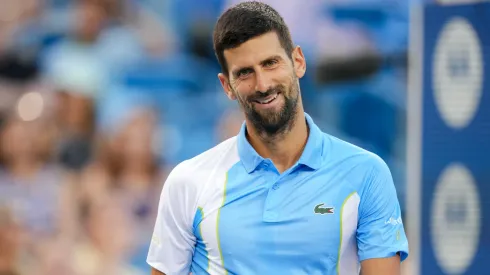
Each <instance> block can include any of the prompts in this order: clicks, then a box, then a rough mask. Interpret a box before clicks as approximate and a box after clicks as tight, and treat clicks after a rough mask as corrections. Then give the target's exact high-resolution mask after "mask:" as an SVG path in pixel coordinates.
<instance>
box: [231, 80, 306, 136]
mask: <svg viewBox="0 0 490 275" xmlns="http://www.w3.org/2000/svg"><path fill="white" fill-rule="evenodd" d="M276 93H280V95H279V96H281V95H282V96H283V97H284V104H283V105H282V106H281V107H280V109H279V110H276V109H270V110H260V111H259V110H257V109H256V108H255V105H254V102H255V101H256V100H260V99H263V98H266V97H267V96H269V95H271V94H276ZM235 94H236V93H235ZM237 98H238V99H239V103H240V105H241V107H242V109H243V110H244V112H245V117H246V118H247V119H248V120H249V121H250V123H251V124H252V125H253V127H254V128H255V130H256V131H257V133H258V134H259V135H260V136H262V137H267V138H274V137H277V136H279V135H281V134H283V133H285V132H287V131H288V130H290V129H291V128H292V126H293V123H294V121H295V117H296V114H297V106H298V100H299V84H298V82H297V81H296V80H294V81H292V83H291V85H289V87H286V86H285V85H282V84H279V85H277V86H275V87H272V88H270V89H269V90H267V91H266V92H256V93H255V94H253V95H250V96H248V97H246V98H240V97H237ZM276 100H277V99H276Z"/></svg>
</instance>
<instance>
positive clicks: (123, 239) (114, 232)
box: [71, 198, 143, 275]
mask: <svg viewBox="0 0 490 275" xmlns="http://www.w3.org/2000/svg"><path fill="white" fill-rule="evenodd" d="M130 215H131V214H130V213H129V212H127V211H125V208H121V207H120V204H119V202H117V200H116V199H112V198H106V199H105V200H104V201H98V202H92V203H91V204H90V205H89V206H88V208H87V212H86V215H85V217H84V219H83V226H84V228H85V229H86V230H87V235H86V238H84V239H82V240H81V242H80V243H79V244H78V245H77V246H76V248H75V251H74V254H73V256H72V260H71V262H72V264H73V267H74V269H75V270H77V274H78V275H99V274H118V275H139V274H143V273H142V272H140V271H139V270H138V269H137V268H135V267H133V266H131V265H129V264H127V261H128V258H129V257H130V255H131V251H132V249H134V241H135V240H134V239H135V236H137V235H136V234H135V233H136V232H137V231H135V229H136V228H135V227H134V225H135V224H134V223H133V221H132V219H131V217H130Z"/></svg>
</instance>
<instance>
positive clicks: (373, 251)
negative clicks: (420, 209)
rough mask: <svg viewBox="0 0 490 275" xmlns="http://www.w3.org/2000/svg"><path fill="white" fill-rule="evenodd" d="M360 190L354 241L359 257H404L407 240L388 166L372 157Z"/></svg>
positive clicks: (406, 253) (361, 258)
mask: <svg viewBox="0 0 490 275" xmlns="http://www.w3.org/2000/svg"><path fill="white" fill-rule="evenodd" d="M373 163H374V165H373V168H372V169H371V171H370V173H369V175H368V177H367V178H366V180H367V182H366V185H365V186H364V188H363V191H362V193H361V202H360V204H359V223H358V228H357V244H358V256H359V260H360V261H363V260H367V259H372V258H388V257H393V256H396V254H397V253H398V254H400V258H401V261H403V260H405V259H406V258H407V257H408V241H407V237H406V235H405V229H404V226H403V222H402V217H401V210H400V204H399V202H398V197H397V194H396V190H395V185H394V183H393V178H392V176H391V173H390V170H389V168H388V166H387V165H386V163H384V162H383V161H382V160H381V159H379V158H376V159H375V161H374V162H373Z"/></svg>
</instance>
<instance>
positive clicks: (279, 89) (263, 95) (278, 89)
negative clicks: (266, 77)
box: [248, 85, 286, 101]
mask: <svg viewBox="0 0 490 275" xmlns="http://www.w3.org/2000/svg"><path fill="white" fill-rule="evenodd" d="M285 90H286V89H285V87H284V86H283V85H278V86H276V87H272V88H269V89H268V90H267V91H265V92H259V91H257V92H255V94H253V95H251V96H249V97H248V100H249V101H257V100H261V99H264V98H266V97H268V96H270V95H272V94H277V93H282V94H284V91H285Z"/></svg>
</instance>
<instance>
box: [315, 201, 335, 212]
mask: <svg viewBox="0 0 490 275" xmlns="http://www.w3.org/2000/svg"><path fill="white" fill-rule="evenodd" d="M323 205H324V203H320V204H319V205H317V206H315V214H321V215H324V214H334V212H333V210H334V208H333V207H323Z"/></svg>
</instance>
